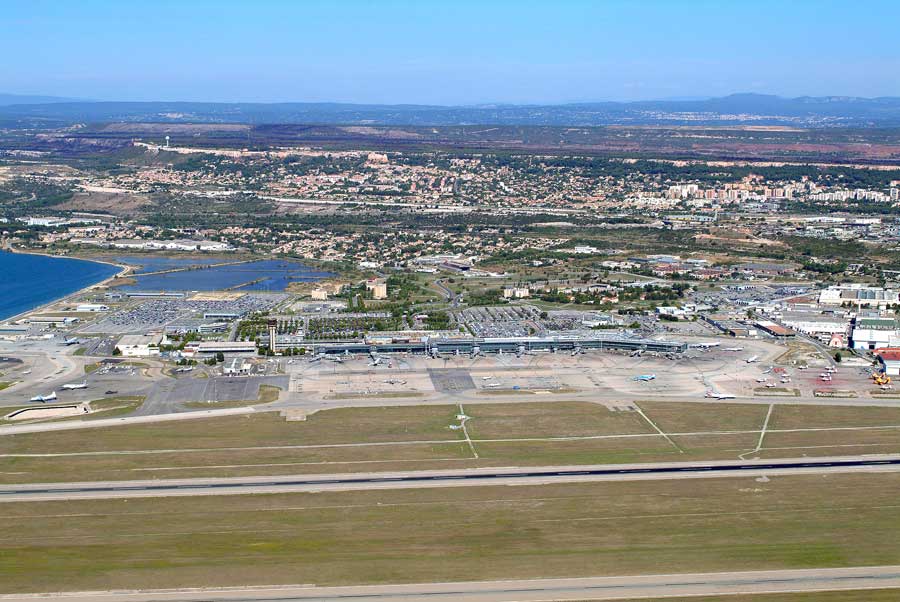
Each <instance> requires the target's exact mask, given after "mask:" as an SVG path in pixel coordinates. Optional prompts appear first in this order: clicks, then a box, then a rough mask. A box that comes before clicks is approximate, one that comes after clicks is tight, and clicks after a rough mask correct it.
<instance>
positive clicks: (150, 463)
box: [0, 398, 900, 482]
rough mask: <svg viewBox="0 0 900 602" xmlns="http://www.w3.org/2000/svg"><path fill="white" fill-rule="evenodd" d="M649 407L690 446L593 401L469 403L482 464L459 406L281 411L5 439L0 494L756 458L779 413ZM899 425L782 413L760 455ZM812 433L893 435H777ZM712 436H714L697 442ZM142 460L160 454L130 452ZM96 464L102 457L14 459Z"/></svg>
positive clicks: (109, 410) (842, 448)
mask: <svg viewBox="0 0 900 602" xmlns="http://www.w3.org/2000/svg"><path fill="white" fill-rule="evenodd" d="M96 403H97V402H95V407H97V406H96ZM103 403H104V404H106V410H105V411H102V412H98V413H95V414H91V415H89V416H86V417H83V418H82V419H88V420H89V419H92V418H106V417H112V416H121V415H126V414H128V413H130V412H131V411H133V409H134V408H136V407H137V406H138V405H139V403H140V398H128V399H124V398H114V399H111V400H104V401H103ZM640 405H641V407H642V408H643V411H644V412H645V414H646V415H647V416H648V417H649V418H650V419H651V420H653V421H654V423H655V424H657V425H658V426H660V427H661V428H662V429H663V430H664V431H666V432H668V433H681V434H672V435H671V438H672V439H673V441H674V442H675V444H676V445H675V446H673V445H672V444H671V443H669V442H668V441H666V440H665V439H664V438H663V437H660V436H658V435H657V434H655V431H653V430H652V429H651V427H650V426H649V424H648V423H647V422H646V421H645V420H644V419H643V418H641V416H640V415H639V414H638V413H636V412H622V411H619V412H616V411H610V410H608V409H606V408H605V407H604V406H601V405H597V404H592V403H585V402H540V403H491V404H474V403H472V404H466V405H465V406H464V409H465V412H466V414H467V415H468V416H469V417H470V419H469V420H468V422H467V423H466V424H467V428H468V431H469V434H470V436H471V438H472V440H473V444H474V446H475V448H476V451H477V453H478V458H477V459H476V458H475V457H474V456H473V455H472V453H471V451H470V450H469V448H468V445H467V444H460V442H461V441H462V440H463V439H464V435H463V433H462V432H461V431H459V430H451V429H450V428H449V427H450V425H458V421H457V419H456V414H457V413H458V412H459V409H458V406H455V405H426V406H391V407H372V408H341V409H334V410H325V411H320V412H318V413H314V414H312V415H311V416H309V417H308V419H307V420H306V421H290V422H288V421H286V420H285V419H284V418H283V417H281V416H280V415H279V414H278V413H277V412H258V413H254V414H248V415H241V416H227V417H219V418H200V419H193V420H185V421H177V422H160V423H155V424H131V425H121V426H115V427H108V428H106V427H105V428H100V429H91V430H90V431H79V430H76V431H60V432H53V433H33V434H21V435H16V436H12V437H9V436H6V437H3V436H0V482H28V481H59V480H72V479H73V478H75V477H77V479H78V480H102V479H136V478H147V477H151V476H165V477H197V476H247V475H255V474H266V475H273V474H301V473H326V472H358V471H366V472H369V471H387V470H413V469H437V468H467V467H488V466H513V465H515V466H540V465H566V464H608V463H635V462H665V461H686V460H735V459H737V458H738V454H740V453H742V452H746V451H750V450H753V449H754V448H755V447H756V444H757V441H758V439H759V434H758V432H755V431H758V430H759V429H761V428H762V424H763V421H764V420H765V414H766V412H767V410H768V405H766V404H743V405H742V404H712V403H645V402H642V403H641V404H640ZM118 406H124V407H118ZM101 407H102V406H101ZM114 407H115V408H116V409H113V408H114ZM203 407H210V406H209V404H203ZM216 407H221V404H216ZM897 416H898V409H893V408H857V407H851V406H843V407H842V406H828V407H822V406H805V405H804V406H791V405H775V406H774V408H773V413H772V417H771V420H770V425H769V427H770V430H769V432H768V433H767V435H766V437H765V440H764V446H763V450H762V451H761V452H759V455H760V456H761V457H766V458H778V457H782V458H783V457H799V456H827V455H841V454H858V453H900V429H896V428H889V427H890V426H897V424H896V423H895V418H896V417H897ZM62 420H73V418H66V419H62ZM803 425H809V426H810V427H817V428H828V427H835V426H836V427H840V426H847V425H863V426H865V425H879V426H880V425H885V426H884V427H882V428H874V429H865V430H819V431H806V432H802V431H801V432H795V431H790V430H786V431H781V432H778V430H777V429H794V428H797V427H802V426H803ZM772 429H776V430H772ZM735 431H741V432H735ZM701 432H705V433H707V434H697V433H701ZM692 433H693V434H692ZM414 443H415V444H414ZM348 444H349V445H348ZM360 444H363V445H360ZM136 450H147V451H155V452H156V453H152V454H123V453H118V452H127V451H136ZM167 450H168V451H167ZM84 452H91V453H92V455H82V456H79V455H68V456H64V457H55V458H46V457H40V456H30V457H28V456H25V457H22V456H10V455H8V454H40V453H57V454H73V453H76V454H77V453H84ZM98 452H99V453H100V455H98ZM103 452H105V453H103ZM2 454H7V455H5V456H4V455H2Z"/></svg>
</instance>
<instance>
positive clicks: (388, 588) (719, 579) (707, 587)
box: [0, 566, 900, 602]
mask: <svg viewBox="0 0 900 602" xmlns="http://www.w3.org/2000/svg"><path fill="white" fill-rule="evenodd" d="M888 588H900V567H898V566H880V567H852V568H838V569H806V570H774V571H752V572H739V573H695V574H676V575H637V576H626V577H587V578H574V579H534V580H521V581H474V582H473V581H470V582H459V583H423V584H408V585H372V586H347V587H316V586H314V585H286V586H265V587H246V588H244V587H235V588H198V589H187V590H149V591H148V590H144V591H113V592H83V593H61V594H30V595H29V594H23V595H15V594H13V595H7V596H0V601H3V602H11V601H17V602H18V601H24V600H37V599H40V600H47V599H54V600H66V601H71V602H169V601H173V602H174V601H179V602H201V601H202V602H288V601H292V600H298V601H307V602H308V601H313V600H316V601H319V602H327V601H331V600H343V601H353V600H366V601H375V602H410V601H412V600H432V601H434V602H449V601H453V602H537V601H549V600H557V601H567V600H568V601H572V600H617V599H618V600H622V599H629V600H635V599H641V598H656V597H672V596H701V595H708V596H712V595H734V594H761V593H779V592H822V591H847V590H865V589H888Z"/></svg>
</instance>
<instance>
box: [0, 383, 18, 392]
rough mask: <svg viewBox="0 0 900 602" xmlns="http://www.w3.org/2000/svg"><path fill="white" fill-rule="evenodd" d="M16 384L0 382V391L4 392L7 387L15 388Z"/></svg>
mask: <svg viewBox="0 0 900 602" xmlns="http://www.w3.org/2000/svg"><path fill="white" fill-rule="evenodd" d="M14 384H15V383H13V382H10V381H3V382H0V391H2V390H3V389H6V388H7V387H11V386H13V385H14Z"/></svg>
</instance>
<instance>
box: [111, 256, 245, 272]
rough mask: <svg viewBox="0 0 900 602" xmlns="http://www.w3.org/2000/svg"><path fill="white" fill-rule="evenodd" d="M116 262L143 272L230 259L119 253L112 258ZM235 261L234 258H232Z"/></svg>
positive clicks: (215, 263)
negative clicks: (135, 267)
mask: <svg viewBox="0 0 900 602" xmlns="http://www.w3.org/2000/svg"><path fill="white" fill-rule="evenodd" d="M112 261H114V262H116V263H124V264H127V265H132V266H137V269H136V270H135V271H134V272H133V273H134V274H143V273H145V272H159V271H162V270H171V269H175V268H186V267H188V266H194V265H203V266H209V265H217V264H220V263H227V262H228V261H229V260H228V259H202V258H201V259H198V258H196V257H195V258H184V257H154V256H152V255H117V256H115V257H113V258H112ZM232 261H233V260H232Z"/></svg>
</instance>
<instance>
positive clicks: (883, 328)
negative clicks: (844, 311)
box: [851, 318, 900, 351]
mask: <svg viewBox="0 0 900 602" xmlns="http://www.w3.org/2000/svg"><path fill="white" fill-rule="evenodd" d="M851 340H852V344H853V348H854V349H862V350H869V351H871V350H874V349H882V348H884V347H900V328H898V325H897V321H896V320H894V319H893V318H857V320H856V324H854V326H853V335H852V337H851Z"/></svg>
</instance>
